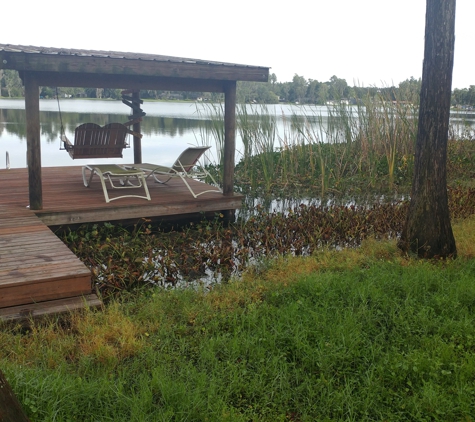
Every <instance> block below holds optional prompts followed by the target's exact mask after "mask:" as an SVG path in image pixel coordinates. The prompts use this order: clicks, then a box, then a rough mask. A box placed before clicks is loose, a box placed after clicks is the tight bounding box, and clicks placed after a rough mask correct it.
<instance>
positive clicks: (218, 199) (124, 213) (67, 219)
mask: <svg viewBox="0 0 475 422" xmlns="http://www.w3.org/2000/svg"><path fill="white" fill-rule="evenodd" d="M81 169H82V167H81V166H74V167H45V168H43V169H42V190H43V208H42V209H41V210H30V209H29V188H28V171H27V169H10V170H0V318H2V319H21V318H23V319H24V318H25V317H29V316H36V315H44V314H47V313H55V312H60V311H65V310H67V309H75V308H78V307H82V306H85V305H88V306H100V301H99V300H98V299H97V297H96V296H95V295H93V294H91V273H90V271H89V269H88V268H87V267H86V266H85V265H84V264H83V263H82V262H81V261H80V260H79V259H78V258H77V257H76V256H75V255H74V254H73V253H72V252H71V251H70V250H69V249H68V248H67V247H66V245H64V244H63V243H62V242H61V240H59V238H57V237H56V235H54V233H53V232H52V231H51V230H50V229H49V228H48V226H65V225H71V224H78V223H89V222H103V221H126V220H127V221H128V220H139V219H141V218H166V217H168V218H169V217H172V216H175V217H177V218H183V217H187V216H191V215H199V214H200V213H212V212H222V211H226V210H235V209H238V208H240V206H241V202H242V195H233V196H224V195H222V194H221V193H216V192H213V193H205V194H203V195H201V196H199V197H198V198H196V199H195V198H194V197H193V196H192V195H191V193H190V192H189V190H188V189H187V188H186V186H185V184H184V183H183V182H182V181H181V180H180V179H174V180H170V181H169V182H168V183H167V184H165V185H161V184H159V183H155V182H154V181H153V180H149V181H148V187H149V191H150V195H151V198H152V200H151V201H147V200H145V199H140V198H123V199H118V200H116V201H112V202H109V203H106V202H105V200H104V194H103V191H102V187H101V184H100V181H99V178H98V177H97V176H96V177H95V178H94V179H93V181H92V183H91V185H90V187H89V188H86V187H85V186H84V184H83V180H82V171H81ZM190 185H192V188H193V190H194V191H195V192H197V193H198V192H202V191H204V190H206V189H208V188H209V186H208V185H206V184H204V183H200V182H198V181H193V180H192V181H190ZM133 191H134V190H132V189H130V190H127V191H124V190H112V189H109V195H110V196H111V197H114V196H120V195H122V194H123V193H124V192H130V193H133ZM137 192H138V193H139V194H142V192H143V189H137Z"/></svg>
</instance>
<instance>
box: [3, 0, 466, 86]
mask: <svg viewBox="0 0 475 422" xmlns="http://www.w3.org/2000/svg"><path fill="white" fill-rule="evenodd" d="M425 5H426V2H425V0H397V1H394V0H393V1H389V0H293V1H285V2H284V1H278V0H240V1H235V2H230V1H225V0H219V1H218V0H201V1H196V0H175V1H168V0H167V1H166V0H153V1H152V0H141V1H136V2H122V1H119V0H113V1H111V0H94V1H92V0H82V1H79V2H71V1H64V0H61V1H58V0H44V1H41V2H39V1H35V2H18V3H17V2H7V3H6V4H4V5H3V6H2V23H1V26H0V34H1V42H2V43H5V44H22V45H34V46H44V47H64V48H79V49H92V50H113V51H129V52H137V53H153V54H164V55H170V56H177V57H189V58H196V59H206V60H214V61H224V62H230V63H241V64H249V65H258V66H266V67H270V68H271V73H275V74H276V75H277V80H278V81H280V82H285V81H290V80H292V77H293V76H294V74H298V75H299V76H303V77H304V78H306V79H316V80H318V81H320V82H325V81H328V80H329V79H330V78H331V76H333V75H336V76H337V77H339V78H343V79H346V81H347V82H348V84H349V85H359V86H370V85H371V86H391V85H393V84H394V85H397V84H398V83H399V82H401V81H403V80H405V79H407V78H410V77H411V76H413V77H415V78H419V77H421V75H422V61H423V55H424V25H425ZM22 9H25V10H22ZM474 18H475V1H474V0H458V1H457V15H456V33H455V36H456V41H455V65H454V74H453V84H452V88H468V87H469V86H470V85H475V71H474V70H473V67H472V65H473V62H474V59H473V50H474V43H473V41H474V35H473V19H474Z"/></svg>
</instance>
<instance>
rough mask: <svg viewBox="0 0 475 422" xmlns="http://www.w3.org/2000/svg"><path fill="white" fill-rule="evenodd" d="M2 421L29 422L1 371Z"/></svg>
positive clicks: (0, 397)
mask: <svg viewBox="0 0 475 422" xmlns="http://www.w3.org/2000/svg"><path fill="white" fill-rule="evenodd" d="M0 421H1V422H29V419H28V418H27V416H26V414H25V412H24V411H23V409H22V407H21V404H20V402H19V401H18V399H17V398H16V396H15V394H14V393H13V391H12V388H11V387H10V384H8V381H7V379H6V378H5V375H3V372H2V371H0Z"/></svg>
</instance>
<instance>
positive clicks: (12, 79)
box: [0, 70, 475, 107]
mask: <svg viewBox="0 0 475 422" xmlns="http://www.w3.org/2000/svg"><path fill="white" fill-rule="evenodd" d="M420 86H421V80H420V79H414V78H413V77H411V78H409V79H406V80H405V81H403V82H401V83H400V84H399V85H398V86H397V87H396V86H387V87H360V86H350V85H348V83H347V82H346V80H345V79H341V78H338V77H337V76H332V77H331V78H330V80H328V81H326V82H319V81H317V80H315V79H305V78H304V77H303V76H299V75H297V74H295V75H294V77H293V78H292V81H290V82H278V81H277V76H276V75H275V73H272V74H271V75H270V76H269V81H268V82H267V83H262V82H243V81H239V82H238V84H237V100H238V102H239V103H257V104H276V103H279V102H285V103H294V104H295V103H298V104H317V105H324V104H327V103H332V102H341V101H345V102H347V103H348V104H354V103H357V102H358V101H359V100H362V99H363V98H367V96H368V95H369V96H370V97H375V96H377V95H378V94H383V96H382V97H383V98H391V99H393V100H395V101H396V100H398V101H408V102H413V103H414V102H418V99H419V93H420ZM58 93H59V95H60V96H61V97H69V98H108V99H117V100H118V99H120V98H121V90H120V89H108V88H64V87H61V88H58ZM23 95H24V90H23V85H22V82H21V79H20V77H19V75H18V72H16V71H14V70H0V96H1V97H9V98H13V97H23ZM55 96H56V88H55V87H41V91H40V97H41V98H55ZM140 96H141V98H143V99H152V100H185V101H186V100H189V101H190V100H191V101H210V102H214V101H219V100H221V99H222V98H223V94H220V93H215V92H194V91H177V92H174V91H156V90H142V91H141V92H140ZM452 105H453V106H459V107H475V85H471V86H470V87H469V88H464V89H454V91H453V93H452Z"/></svg>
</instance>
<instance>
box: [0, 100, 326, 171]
mask: <svg viewBox="0 0 475 422" xmlns="http://www.w3.org/2000/svg"><path fill="white" fill-rule="evenodd" d="M212 107H219V105H209V104H199V103H196V104H195V103H185V102H144V104H143V105H142V109H143V110H144V111H145V112H146V113H147V114H146V116H145V117H144V118H143V121H142V126H141V131H142V134H143V138H142V159H143V161H144V162H153V163H160V164H164V165H171V164H172V163H173V162H174V161H175V159H176V158H177V157H178V155H179V154H180V152H181V151H183V150H184V149H185V148H186V147H188V146H190V145H202V144H206V145H211V146H212V149H211V150H210V154H209V157H208V158H209V159H210V160H211V161H212V162H217V161H218V160H217V154H218V152H217V149H216V142H215V140H214V139H212V138H211V137H210V134H209V131H207V130H206V127H209V126H210V125H211V122H212V119H211V117H210V115H212V114H214V112H212V111H211V108H212ZM59 108H60V110H61V113H60V112H59V109H58V102H57V101H56V100H40V121H41V159H42V166H43V167H52V166H71V165H81V164H83V162H81V161H83V160H76V161H73V160H72V159H71V158H70V157H69V154H68V153H67V152H66V151H64V150H60V141H59V139H60V133H61V120H62V122H63V126H64V131H65V133H66V136H67V137H68V138H69V139H70V140H71V141H72V140H73V139H74V129H75V128H76V127H77V126H78V125H79V124H81V123H85V122H92V123H98V124H100V125H105V124H107V123H111V122H126V121H128V115H129V113H130V108H129V107H127V106H125V105H124V104H122V102H121V101H107V100H80V99H74V100H66V99H63V100H60V104H59ZM322 109H323V108H322ZM269 111H270V112H271V113H276V114H277V116H282V115H283V114H286V115H287V116H290V115H291V114H292V111H291V108H290V106H285V105H284V106H272V107H271V108H269ZM302 112H303V111H302ZM294 113H295V112H294ZM214 116H216V114H214ZM130 141H131V142H132V139H131V140H130ZM7 152H8V154H9V159H10V166H11V168H21V167H26V117H25V102H24V100H23V99H13V100H10V99H0V168H5V166H6V153H7ZM241 154H242V146H240V145H239V136H237V151H236V162H237V161H239V159H240V155H241ZM133 161H134V159H133V148H128V149H126V150H124V157H123V158H122V159H114V163H133ZM87 162H88V163H98V162H104V159H100V160H87Z"/></svg>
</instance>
